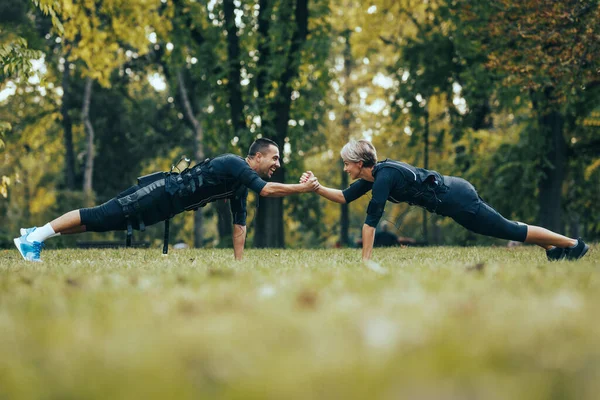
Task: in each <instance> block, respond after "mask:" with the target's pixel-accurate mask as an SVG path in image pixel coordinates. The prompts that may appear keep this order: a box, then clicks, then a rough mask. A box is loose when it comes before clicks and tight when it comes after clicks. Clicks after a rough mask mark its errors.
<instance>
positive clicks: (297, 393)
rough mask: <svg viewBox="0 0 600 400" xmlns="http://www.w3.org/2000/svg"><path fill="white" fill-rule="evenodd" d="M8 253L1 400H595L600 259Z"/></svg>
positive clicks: (393, 253)
mask: <svg viewBox="0 0 600 400" xmlns="http://www.w3.org/2000/svg"><path fill="white" fill-rule="evenodd" d="M0 254H2V257H0V399H30V398H47V399H114V398H140V399H141V398H143V399H166V398H181V399H187V398H190V399H192V398H194V399H198V398H208V397H211V398H240V399H248V398H271V399H306V398H323V399H348V398H351V399H354V398H381V399H397V398H410V399H566V398H572V399H597V398H598V396H599V393H600V246H598V245H596V246H592V248H591V250H590V252H589V253H588V255H586V256H585V258H584V259H583V260H581V261H579V262H558V263H549V262H547V261H546V260H545V255H544V253H543V251H541V250H538V249H536V248H533V247H518V248H514V249H506V248H485V247H479V248H475V247H473V248H452V247H447V248H405V249H386V250H380V249H376V250H375V260H376V261H377V262H378V263H379V266H372V267H368V266H365V265H364V264H362V263H360V262H359V261H358V260H359V257H360V253H359V250H286V251H279V250H268V251H267V250H248V251H247V252H246V255H245V261H244V262H243V263H238V262H235V261H233V256H232V251H231V250H180V251H171V254H169V256H167V257H162V256H161V255H160V250H159V249H151V250H129V249H127V250H102V251H101V250H87V251H83V250H55V251H45V252H44V253H43V257H44V259H45V262H44V263H43V264H33V263H25V262H23V261H22V260H21V258H20V256H19V254H18V253H17V251H16V250H6V251H2V253H0Z"/></svg>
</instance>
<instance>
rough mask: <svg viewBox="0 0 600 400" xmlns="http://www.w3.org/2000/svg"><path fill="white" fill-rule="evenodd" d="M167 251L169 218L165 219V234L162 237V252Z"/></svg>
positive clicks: (165, 252)
mask: <svg viewBox="0 0 600 400" xmlns="http://www.w3.org/2000/svg"><path fill="white" fill-rule="evenodd" d="M167 253H169V219H165V235H164V237H163V254H165V255H166V254H167Z"/></svg>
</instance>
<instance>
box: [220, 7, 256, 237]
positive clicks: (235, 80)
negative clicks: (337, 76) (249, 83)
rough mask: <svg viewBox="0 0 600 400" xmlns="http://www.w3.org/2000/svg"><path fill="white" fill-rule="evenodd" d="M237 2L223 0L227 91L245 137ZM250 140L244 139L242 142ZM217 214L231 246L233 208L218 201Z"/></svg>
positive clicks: (236, 127) (238, 131) (237, 129)
mask: <svg viewBox="0 0 600 400" xmlns="http://www.w3.org/2000/svg"><path fill="white" fill-rule="evenodd" d="M234 11H235V4H234V1H233V0H224V1H223V12H224V14H225V27H226V29H227V57H228V71H227V74H228V77H229V79H228V80H227V91H228V92H229V93H228V95H229V112H230V115H231V126H232V128H233V136H237V137H238V138H243V137H245V136H246V134H247V132H246V122H245V120H244V114H243V111H244V101H243V99H242V90H241V83H240V80H241V78H240V73H241V64H240V42H239V38H238V35H237V27H236V25H235V13H234ZM229 139H230V138H227V140H223V141H222V143H223V144H222V145H221V146H220V148H221V152H222V153H224V152H226V151H227V142H228V141H229ZM247 141H250V138H248V140H242V141H241V143H244V144H245V143H246V142H247ZM216 207H217V214H218V218H219V220H218V222H217V229H218V231H219V246H220V247H231V245H232V244H233V239H232V234H233V230H232V224H233V221H232V218H231V208H230V205H229V203H228V202H224V201H217V203H216Z"/></svg>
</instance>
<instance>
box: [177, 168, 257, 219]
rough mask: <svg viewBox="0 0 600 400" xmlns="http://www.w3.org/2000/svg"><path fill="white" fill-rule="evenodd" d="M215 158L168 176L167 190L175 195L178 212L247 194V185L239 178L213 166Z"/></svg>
mask: <svg viewBox="0 0 600 400" xmlns="http://www.w3.org/2000/svg"><path fill="white" fill-rule="evenodd" d="M214 160H215V159H208V158H207V159H206V160H204V161H203V162H202V163H200V164H198V165H196V166H194V167H192V168H190V169H189V170H185V171H183V172H182V173H181V174H170V175H169V176H168V177H167V183H166V187H165V190H166V191H167V193H169V194H170V195H171V196H173V203H174V204H175V205H176V212H180V211H190V210H197V209H198V208H199V207H204V206H206V205H207V204H208V203H210V202H213V201H215V200H219V199H227V198H236V199H237V198H240V197H242V196H245V194H246V191H247V187H246V186H245V185H244V184H243V183H242V182H241V181H240V180H237V179H232V177H230V176H227V175H224V174H219V173H218V172H216V171H215V169H214V168H213V165H212V162H213V161H214Z"/></svg>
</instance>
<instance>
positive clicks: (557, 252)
mask: <svg viewBox="0 0 600 400" xmlns="http://www.w3.org/2000/svg"><path fill="white" fill-rule="evenodd" d="M565 253H566V252H565V249H562V248H560V247H553V248H551V249H550V250H546V257H548V261H559V260H563V259H564V258H565V256H566V254H565Z"/></svg>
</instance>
